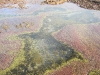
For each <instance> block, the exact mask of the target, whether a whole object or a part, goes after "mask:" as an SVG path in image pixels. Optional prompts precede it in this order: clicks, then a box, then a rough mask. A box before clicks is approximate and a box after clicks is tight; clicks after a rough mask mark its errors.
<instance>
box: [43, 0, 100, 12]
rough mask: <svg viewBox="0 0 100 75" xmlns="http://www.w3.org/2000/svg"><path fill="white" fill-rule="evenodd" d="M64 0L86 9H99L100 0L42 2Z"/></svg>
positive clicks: (45, 2)
mask: <svg viewBox="0 0 100 75" xmlns="http://www.w3.org/2000/svg"><path fill="white" fill-rule="evenodd" d="M64 2H72V3H76V4H78V5H79V6H80V7H83V8H87V9H94V10H100V0H46V1H44V2H42V4H51V5H56V4H62V3H64Z"/></svg>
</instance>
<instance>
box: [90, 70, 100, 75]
mask: <svg viewBox="0 0 100 75" xmlns="http://www.w3.org/2000/svg"><path fill="white" fill-rule="evenodd" d="M89 75H100V70H95V71H91V72H90V73H89Z"/></svg>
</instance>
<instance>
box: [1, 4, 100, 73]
mask: <svg viewBox="0 0 100 75" xmlns="http://www.w3.org/2000/svg"><path fill="white" fill-rule="evenodd" d="M28 6H29V7H28V8H27V9H22V10H20V9H18V8H13V9H9V8H2V9H0V26H1V28H0V29H1V31H0V36H1V38H2V39H4V40H5V39H6V38H4V36H5V37H7V36H6V35H4V34H7V35H8V36H12V35H15V32H16V33H17V32H19V33H17V35H18V36H17V37H19V38H20V39H21V41H20V42H22V43H24V44H23V45H24V47H23V48H22V50H23V55H18V56H16V58H15V59H21V56H23V58H24V60H23V61H20V62H21V63H18V64H16V62H14V61H12V63H9V64H8V65H9V66H11V67H12V65H11V64H14V65H15V67H13V68H11V67H10V68H9V69H10V70H6V68H5V70H4V71H2V72H1V71H0V74H2V75H3V74H4V75H43V74H44V73H45V71H46V70H51V69H55V68H57V67H59V65H61V64H62V63H64V62H68V61H69V60H70V59H74V58H77V59H80V60H84V58H83V57H82V56H81V54H79V53H78V52H76V51H75V50H74V49H73V48H72V47H70V46H69V45H68V44H64V43H63V42H60V41H59V40H57V39H55V38H54V36H53V34H54V33H56V32H57V31H59V30H61V29H62V28H64V27H65V26H67V25H76V24H80V25H82V24H88V25H90V24H92V23H94V24H95V23H99V22H100V18H99V17H100V15H99V14H98V13H100V11H94V10H87V9H83V8H80V7H78V6H77V5H75V4H72V3H65V4H63V5H56V6H52V5H28ZM39 16H40V17H39ZM38 17H39V18H38ZM5 19H6V20H5ZM5 22H6V24H5ZM12 22H13V23H12ZM37 22H38V23H39V25H38V23H37ZM16 24H17V25H16ZM2 26H4V28H2ZM7 26H9V28H8V29H7V30H6V31H4V30H3V29H5V28H7ZM16 26H20V28H17V27H16ZM27 26H28V27H27ZM25 27H26V28H25ZM35 27H37V31H36V32H34V31H33V30H34V28H35ZM2 31H3V32H2ZM2 33H4V34H2ZM9 33H11V35H10V34H9ZM59 36H60V35H59ZM2 39H0V41H2ZM17 40H19V39H17ZM11 47H12V46H11ZM2 48H3V47H2ZM0 54H2V52H0ZM17 57H20V58H17ZM0 59H1V58H0ZM12 60H13V59H12ZM0 63H3V62H1V61H0ZM5 63H6V62H5ZM0 69H3V67H2V68H0ZM3 72H5V73H3Z"/></svg>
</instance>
